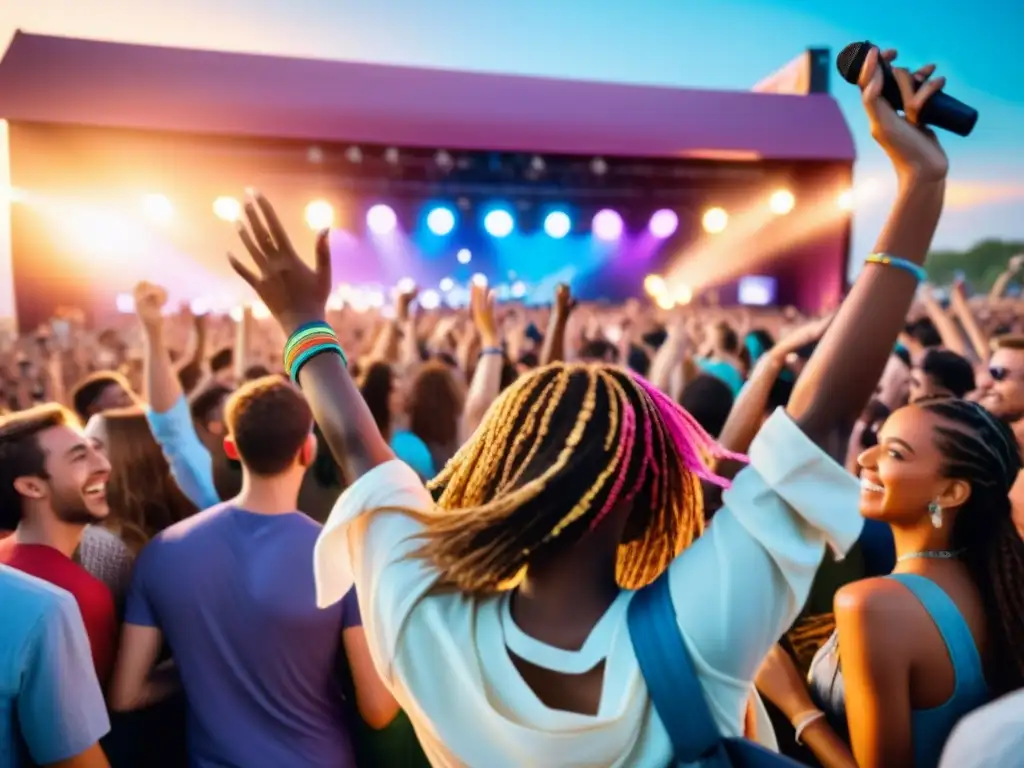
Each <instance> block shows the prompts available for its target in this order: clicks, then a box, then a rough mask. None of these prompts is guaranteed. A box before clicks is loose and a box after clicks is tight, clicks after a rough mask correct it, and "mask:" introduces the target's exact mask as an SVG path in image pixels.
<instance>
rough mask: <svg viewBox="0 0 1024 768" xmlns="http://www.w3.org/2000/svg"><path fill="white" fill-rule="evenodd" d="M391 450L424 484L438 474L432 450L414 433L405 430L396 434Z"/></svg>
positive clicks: (392, 438) (392, 440) (393, 436)
mask: <svg viewBox="0 0 1024 768" xmlns="http://www.w3.org/2000/svg"><path fill="white" fill-rule="evenodd" d="M391 450H392V451H394V452H395V456H397V457H398V458H399V459H401V460H402V461H404V462H405V463H406V464H408V465H409V466H410V467H412V468H413V471H415V472H416V474H417V475H419V476H420V480H423V481H424V482H426V481H427V480H432V479H433V477H434V475H436V474H437V468H436V467H435V466H434V458H433V457H432V456H431V455H430V449H429V448H428V447H427V444H426V443H424V442H423V441H422V440H420V439H419V438H418V437H417V436H416V435H414V434H413V433H412V432H408V431H405V430H401V431H399V432H395V434H394V435H392V437H391Z"/></svg>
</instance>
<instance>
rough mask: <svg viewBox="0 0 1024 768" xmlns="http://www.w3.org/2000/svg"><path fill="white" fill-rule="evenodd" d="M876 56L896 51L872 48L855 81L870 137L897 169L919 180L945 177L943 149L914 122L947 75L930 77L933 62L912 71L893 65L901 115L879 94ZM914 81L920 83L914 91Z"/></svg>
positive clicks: (889, 58)
mask: <svg viewBox="0 0 1024 768" xmlns="http://www.w3.org/2000/svg"><path fill="white" fill-rule="evenodd" d="M879 58H881V59H882V60H884V61H885V62H888V63H891V62H893V61H895V59H896V51H894V50H888V51H879V50H878V49H877V48H872V49H871V51H870V52H869V53H868V55H867V58H866V59H865V61H864V67H863V68H862V69H861V72H860V80H859V82H858V85H859V86H860V89H861V98H862V100H863V102H864V111H865V112H867V115H868V121H869V123H870V125H871V135H872V137H873V138H874V139H875V141H877V142H878V143H879V144H880V145H881V146H882V149H884V150H885V152H886V154H887V155H889V159H890V160H892V163H893V165H894V166H895V167H896V171H897V172H898V173H900V174H906V175H910V176H913V177H914V178H916V179H918V180H920V181H930V180H940V179H944V178H945V177H946V174H947V172H948V171H949V161H948V160H947V158H946V153H945V152H943V151H942V147H941V146H939V143H938V141H937V140H936V139H935V136H934V134H932V133H931V131H928V130H926V129H923V128H921V127H919V126H918V125H917V119H918V116H919V115H920V113H921V109H922V108H923V107H924V105H925V102H926V101H928V99H929V98H931V97H932V96H933V95H934V94H935V93H937V92H938V91H940V90H942V86H944V85H945V84H946V78H944V77H937V78H935V79H934V80H932V79H930V78H931V76H932V74H934V72H935V65H934V64H929V65H927V66H924V67H922V68H921V69H919V70H917V72H914V73H913V74H911V73H910V71H909V70H906V69H903V68H901V67H892V73H893V77H894V78H895V79H896V84H897V85H898V86H899V89H900V96H901V97H902V99H903V113H904V116H903V117H900V115H899V114H897V112H896V110H895V109H893V108H892V105H890V104H889V102H887V101H886V100H885V99H884V98H882V85H883V82H884V79H883V77H882V65H881V62H880V61H879ZM915 81H916V84H917V85H918V86H919V88H918V90H917V91H916V92H915V91H914V86H915Z"/></svg>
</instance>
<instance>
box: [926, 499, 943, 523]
mask: <svg viewBox="0 0 1024 768" xmlns="http://www.w3.org/2000/svg"><path fill="white" fill-rule="evenodd" d="M928 514H929V515H931V518H932V526H933V527H935V528H941V527H942V507H940V506H939V502H937V501H933V502H932V503H931V504H929V505H928Z"/></svg>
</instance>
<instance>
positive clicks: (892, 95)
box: [836, 41, 978, 136]
mask: <svg viewBox="0 0 1024 768" xmlns="http://www.w3.org/2000/svg"><path fill="white" fill-rule="evenodd" d="M873 50H878V49H877V47H876V46H875V45H873V44H872V43H870V42H867V41H865V42H863V43H851V44H850V45H848V46H846V47H845V48H844V49H843V50H842V51H841V52H840V54H839V56H838V57H836V66H837V67H838V68H839V74H840V75H842V77H843V79H844V80H846V82H848V83H853V84H857V83H858V82H860V77H861V74H862V72H863V70H864V67H865V65H866V63H867V58H868V56H869V55H870V53H871V51H873ZM890 53H891V55H889V54H890ZM895 56H896V54H895V52H894V51H893V52H889V51H886V52H885V53H884V54H883V55H882V58H881V60H880V61H879V66H880V67H881V70H882V98H884V99H885V100H886V101H887V102H889V104H891V105H892V108H893V109H897V110H901V109H905V106H904V105H905V104H907V103H908V99H907V94H905V93H904V92H903V90H904V89H903V88H901V87H900V85H899V83H898V82H897V79H896V70H894V69H893V68H892V67H890V66H889V62H891V61H892V60H893V59H894V58H895ZM934 70H935V67H934V66H931V67H930V68H929V67H924V68H923V69H921V70H919V71H918V73H917V74H918V75H920V74H921V73H922V72H925V71H927V74H926V75H925V76H924V77H923V78H922V77H915V78H914V80H912V81H911V89H910V94H913V93H914V91H917V90H918V88H921V87H923V85H924V82H925V80H927V78H928V77H930V76H931V73H932V72H933V71H934ZM914 122H916V123H917V124H919V125H922V126H923V125H932V126H935V127H936V128H943V129H945V130H947V131H951V132H952V133H955V134H957V135H958V136H968V135H970V133H971V131H973V130H974V126H975V125H976V124H977V122H978V110H976V109H974V108H973V107H969V106H967V105H966V104H964V103H963V102H962V101H960V100H958V99H954V98H953V97H952V96H949V95H947V94H945V93H936V92H933V93H932V94H930V96H929V98H928V99H925V101H924V102H922V103H920V104H919V105H918V110H917V117H916V119H915V121H914Z"/></svg>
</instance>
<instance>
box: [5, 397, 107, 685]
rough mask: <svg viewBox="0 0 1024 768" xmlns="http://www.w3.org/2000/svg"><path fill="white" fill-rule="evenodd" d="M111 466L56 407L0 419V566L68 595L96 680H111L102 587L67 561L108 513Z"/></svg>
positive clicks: (70, 417) (67, 414) (74, 422)
mask: <svg viewBox="0 0 1024 768" xmlns="http://www.w3.org/2000/svg"><path fill="white" fill-rule="evenodd" d="M109 475H110V464H109V463H108V462H107V459H106V457H104V455H103V454H102V453H101V452H100V451H98V450H97V449H96V448H95V446H93V445H92V444H91V443H90V442H89V440H87V439H86V437H85V435H83V434H82V430H81V427H80V426H79V424H78V421H77V419H76V418H75V416H74V415H73V414H71V413H70V412H69V411H67V410H65V409H64V408H62V407H61V406H59V405H56V404H50V405H41V406H38V407H36V408H31V409H29V410H25V411H18V412H15V413H12V414H10V415H9V416H5V417H3V418H0V530H11V529H14V533H13V534H11V535H10V536H7V537H6V538H4V539H3V540H0V563H3V564H6V565H9V566H11V567H12V568H17V569H18V570H20V571H24V572H25V573H29V574H32V575H33V576H35V577H37V578H40V579H43V580H45V581H48V582H50V583H51V584H53V585H55V586H57V587H60V588H61V589H64V590H66V591H68V592H70V593H71V595H72V597H74V598H75V600H76V601H77V603H78V607H79V610H81V612H82V620H83V622H84V623H85V629H86V632H87V634H88V635H89V642H90V644H91V646H92V656H93V662H94V663H95V665H96V675H97V677H98V678H99V680H100V684H101V685H103V684H105V683H106V682H107V680H108V679H109V676H110V671H111V665H112V663H113V658H114V649H115V647H116V643H117V618H116V614H115V610H114V601H113V598H112V597H111V595H110V590H109V589H107V587H106V585H104V584H103V582H101V581H99V580H98V579H96V578H94V577H93V576H91V575H89V573H87V572H86V571H85V569H84V568H82V567H81V566H80V565H78V564H77V563H75V562H74V561H73V560H72V559H71V555H72V554H73V553H74V551H75V549H76V548H77V547H78V543H79V541H80V540H81V538H82V531H83V530H84V529H85V526H86V525H88V524H89V523H96V522H99V521H101V520H103V519H104V518H105V517H106V516H107V514H109V511H110V509H109V507H108V506H107V497H106V483H107V478H108V477H109Z"/></svg>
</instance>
